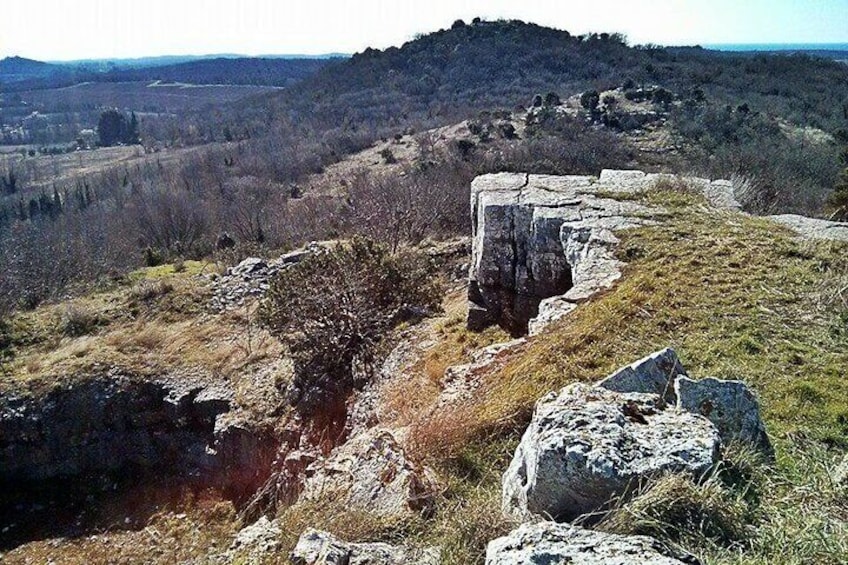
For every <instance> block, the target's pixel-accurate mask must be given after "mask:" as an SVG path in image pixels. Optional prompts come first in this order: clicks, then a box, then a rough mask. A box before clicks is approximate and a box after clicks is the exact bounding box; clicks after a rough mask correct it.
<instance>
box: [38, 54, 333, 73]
mask: <svg viewBox="0 0 848 565" xmlns="http://www.w3.org/2000/svg"><path fill="white" fill-rule="evenodd" d="M346 57H349V55H345V54H342V53H326V54H321V55H301V54H263V55H255V56H248V55H239V54H235V53H217V54H212V55H160V56H155V57H136V58H131V59H78V60H73V61H51V63H53V64H56V65H61V66H64V67H69V68H72V69H76V70H86V71H93V72H109V71H123V70H129V69H145V68H153V67H165V66H171V65H178V64H181V63H192V62H195V61H206V60H209V59H339V58H346Z"/></svg>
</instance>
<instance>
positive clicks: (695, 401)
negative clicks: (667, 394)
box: [674, 377, 774, 457]
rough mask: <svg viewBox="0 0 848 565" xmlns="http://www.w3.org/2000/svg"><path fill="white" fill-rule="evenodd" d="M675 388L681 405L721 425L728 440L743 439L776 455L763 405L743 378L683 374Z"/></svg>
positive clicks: (676, 382)
mask: <svg viewBox="0 0 848 565" xmlns="http://www.w3.org/2000/svg"><path fill="white" fill-rule="evenodd" d="M674 392H675V395H676V396H677V407H678V408H680V409H681V410H686V411H688V412H692V413H694V414H700V415H702V416H704V417H705V418H707V419H708V420H709V421H710V422H712V423H713V424H714V425H715V426H716V428H718V431H719V433H720V434H721V438H722V441H723V442H724V443H725V444H729V443H730V442H733V441H739V442H742V443H745V444H747V445H750V446H751V447H753V448H754V449H756V450H758V451H760V452H762V453H764V454H766V455H767V456H769V457H771V456H773V455H774V450H773V449H772V447H771V442H770V441H769V438H768V435H767V434H766V429H765V425H764V424H763V421H762V419H760V405H759V403H758V402H757V399H756V398H755V397H754V394H753V393H752V392H751V391H750V389H748V387H747V386H746V385H745V383H743V382H742V381H724V380H719V379H714V378H707V379H701V380H699V381H696V380H692V379H689V378H686V377H680V378H678V379H677V380H676V381H675V383H674Z"/></svg>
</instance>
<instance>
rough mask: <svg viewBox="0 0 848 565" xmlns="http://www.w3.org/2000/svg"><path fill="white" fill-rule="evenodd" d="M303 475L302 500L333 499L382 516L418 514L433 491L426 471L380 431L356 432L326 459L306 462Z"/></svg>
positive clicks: (353, 507) (351, 507) (394, 441)
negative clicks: (308, 463)
mask: <svg viewBox="0 0 848 565" xmlns="http://www.w3.org/2000/svg"><path fill="white" fill-rule="evenodd" d="M306 476H307V478H306V480H305V482H304V486H303V491H302V492H301V494H300V498H299V500H300V501H301V502H304V501H321V500H332V501H334V502H338V503H341V504H343V505H344V506H345V507H347V508H349V509H352V510H358V511H361V512H368V513H370V514H373V515H378V516H381V517H384V518H403V517H408V516H410V515H414V514H416V513H419V512H421V511H422V510H423V509H425V508H426V507H427V506H428V505H429V504H430V502H431V500H432V496H433V494H434V492H435V487H434V485H433V483H432V481H431V479H430V477H429V476H428V473H427V472H426V471H425V470H424V469H422V468H421V467H420V466H419V465H416V464H414V463H413V462H412V461H410V460H409V459H408V458H407V457H406V454H405V452H404V450H403V448H402V447H401V446H400V444H399V443H398V442H397V440H396V439H395V438H394V436H393V435H392V434H391V433H390V432H388V431H386V430H381V429H371V430H368V431H365V432H363V433H360V434H359V435H356V436H354V437H353V438H352V439H350V440H349V441H348V442H347V443H345V444H344V445H342V446H340V447H338V448H336V449H335V450H334V451H333V453H332V455H331V456H330V457H329V458H327V459H320V460H318V461H315V462H314V463H312V464H310V465H309V466H308V467H307V468H306Z"/></svg>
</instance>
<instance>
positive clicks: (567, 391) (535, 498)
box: [502, 383, 721, 521]
mask: <svg viewBox="0 0 848 565" xmlns="http://www.w3.org/2000/svg"><path fill="white" fill-rule="evenodd" d="M720 443H721V440H720V437H719V434H718V431H717V430H716V428H715V427H714V426H713V425H712V424H711V423H710V422H709V421H708V420H707V419H706V418H703V417H702V416H699V415H696V414H691V413H688V412H683V411H680V410H677V409H675V408H674V407H671V406H669V405H668V404H667V403H666V402H665V401H664V400H663V398H662V397H661V396H660V395H657V394H640V393H621V392H614V391H610V390H607V389H604V388H600V387H594V386H590V385H586V384H580V383H578V384H574V385H570V386H568V387H566V388H564V389H562V390H561V391H559V392H558V393H551V394H549V395H547V396H545V397H543V398H542V399H541V400H539V402H538V403H537V404H536V409H535V411H534V414H533V418H532V420H531V422H530V425H529V427H528V428H527V430H526V432H525V433H524V436H523V437H522V438H521V442H520V444H519V446H518V448H517V449H516V452H515V456H514V457H513V459H512V462H511V463H510V465H509V468H508V469H507V471H506V473H505V474H504V477H503V502H502V503H503V509H504V511H505V512H506V513H508V514H511V515H515V516H519V517H527V516H529V515H541V516H548V517H552V518H554V519H557V520H567V521H570V520H573V519H575V518H577V517H578V516H580V515H582V514H586V513H590V512H593V511H595V510H598V509H599V508H601V507H603V506H604V505H605V504H607V503H608V502H609V501H610V499H611V498H613V497H616V496H621V495H624V494H625V493H627V492H628V491H629V490H630V489H632V488H633V487H635V486H636V485H638V483H639V482H641V481H643V480H645V479H648V478H652V477H656V476H659V475H661V474H663V473H668V472H682V473H688V474H690V475H693V476H695V477H700V476H702V475H704V474H705V473H707V472H708V471H709V470H710V469H711V468H712V466H713V465H714V464H715V463H716V462H717V461H718V457H719V447H720Z"/></svg>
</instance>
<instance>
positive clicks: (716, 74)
mask: <svg viewBox="0 0 848 565" xmlns="http://www.w3.org/2000/svg"><path fill="white" fill-rule="evenodd" d="M625 81H633V82H635V83H636V84H654V85H660V86H664V87H666V88H668V89H670V90H672V91H673V92H677V93H680V94H685V93H687V92H690V91H695V90H700V91H703V92H704V93H706V94H707V95H708V96H709V97H710V98H711V99H712V100H714V101H716V102H718V103H726V104H734V105H736V104H742V103H748V104H749V105H750V106H751V108H752V109H755V110H767V111H769V112H771V113H772V114H775V115H782V116H784V117H786V118H787V119H789V118H791V119H794V120H795V121H797V122H798V123H806V124H809V125H813V126H815V127H821V128H822V129H825V130H828V131H832V130H834V129H836V128H838V127H845V117H844V112H848V110H844V108H843V105H844V104H845V100H848V68H846V66H845V65H842V64H839V63H836V62H834V61H830V60H827V59H825V58H820V57H812V56H809V55H806V54H793V55H778V54H769V55H764V54H735V53H728V52H717V51H711V50H707V49H703V48H701V47H676V48H663V47H659V46H635V47H633V46H629V45H627V43H626V41H625V39H624V38H623V37H622V36H619V35H616V34H606V33H600V34H588V35H582V36H575V35H572V34H570V33H569V32H568V31H564V30H556V29H551V28H546V27H542V26H539V25H535V24H529V23H524V22H521V21H515V20H513V21H496V22H486V21H477V20H475V22H474V23H471V24H463V23H461V22H458V23H457V24H454V26H452V27H451V29H444V30H440V31H437V32H434V33H431V34H428V35H424V36H421V37H418V38H416V39H415V40H413V41H410V42H408V43H406V44H404V45H403V46H402V47H400V48H397V47H390V48H388V49H386V50H382V51H380V50H374V49H366V50H365V51H364V52H362V53H358V54H356V55H354V56H353V57H351V58H350V59H347V60H344V61H339V62H335V63H333V64H330V65H327V66H326V67H324V68H323V69H321V70H320V71H319V72H317V73H315V74H314V75H313V76H311V77H309V78H307V79H306V80H304V81H303V82H302V83H300V84H298V85H297V86H296V87H294V88H292V89H291V90H290V91H288V92H286V93H280V94H279V95H277V99H276V102H273V101H268V100H257V101H252V102H250V103H252V104H257V105H263V104H269V103H271V104H273V103H277V104H281V105H283V106H286V107H289V108H294V109H296V111H297V112H298V114H299V115H311V116H315V117H317V119H320V120H322V121H323V125H328V126H329V125H331V124H339V123H342V122H347V123H353V122H358V123H359V124H362V125H368V126H373V127H381V126H384V125H387V124H393V123H402V122H404V121H408V120H413V121H414V120H415V119H419V120H420V119H425V120H432V119H433V118H434V117H438V116H442V117H443V118H444V120H443V121H444V122H445V123H448V122H449V121H450V120H452V119H455V118H458V117H463V116H465V117H467V116H468V115H470V114H472V113H475V112H477V111H479V110H480V109H484V108H489V109H492V108H497V107H500V108H512V107H514V106H515V105H519V104H521V105H525V106H526V105H527V104H528V103H529V102H530V100H531V98H532V96H533V95H535V94H538V93H541V94H545V93H546V92H549V91H553V92H556V93H558V94H560V95H561V96H562V95H571V94H575V93H579V92H581V91H583V90H586V89H599V90H600V89H607V88H609V87H613V86H616V85H621V84H622V83H624V82H625ZM257 115H259V114H258V113H257Z"/></svg>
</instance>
